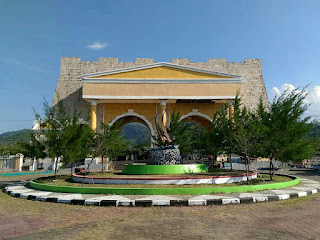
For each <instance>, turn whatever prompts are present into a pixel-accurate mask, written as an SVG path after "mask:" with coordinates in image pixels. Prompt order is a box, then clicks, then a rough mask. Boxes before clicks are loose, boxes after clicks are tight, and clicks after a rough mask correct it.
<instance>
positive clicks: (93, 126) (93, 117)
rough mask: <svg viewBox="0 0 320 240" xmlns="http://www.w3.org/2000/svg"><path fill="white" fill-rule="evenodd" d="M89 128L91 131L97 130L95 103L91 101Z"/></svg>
mask: <svg viewBox="0 0 320 240" xmlns="http://www.w3.org/2000/svg"><path fill="white" fill-rule="evenodd" d="M90 127H91V129H92V130H96V129H97V101H95V100H92V101H91V122H90Z"/></svg>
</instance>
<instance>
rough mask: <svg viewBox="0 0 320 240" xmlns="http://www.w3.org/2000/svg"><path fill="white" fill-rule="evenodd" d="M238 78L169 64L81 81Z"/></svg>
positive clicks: (126, 70)
mask: <svg viewBox="0 0 320 240" xmlns="http://www.w3.org/2000/svg"><path fill="white" fill-rule="evenodd" d="M239 78H240V77H239V76H235V75H230V74H223V73H217V72H212V71H206V70H202V69H197V68H190V67H185V66H180V65H175V64H170V63H154V64H150V65H144V66H138V67H131V68H123V69H117V70H112V71H106V72H101V73H93V74H86V75H83V80H94V79H97V80H99V79H100V80H102V79H105V80H108V79H109V80H111V79H119V80H120V79H126V80H129V79H132V80H137V79H149V80H152V79H158V80H162V79H163V80H165V79H168V80H169V79H180V80H204V79H208V80H213V79H217V80H222V79H226V80H233V79H234V80H237V79H239Z"/></svg>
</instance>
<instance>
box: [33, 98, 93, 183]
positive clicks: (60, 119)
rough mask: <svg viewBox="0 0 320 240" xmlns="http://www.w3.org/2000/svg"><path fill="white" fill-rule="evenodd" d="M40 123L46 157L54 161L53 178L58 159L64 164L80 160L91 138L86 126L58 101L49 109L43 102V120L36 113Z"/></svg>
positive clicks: (45, 102)
mask: <svg viewBox="0 0 320 240" xmlns="http://www.w3.org/2000/svg"><path fill="white" fill-rule="evenodd" d="M36 118H37V120H38V122H40V127H41V131H40V132H41V135H42V139H43V144H44V145H45V147H46V151H47V153H48V155H49V156H50V157H52V158H54V159H55V163H54V164H55V175H54V176H55V177H54V179H56V174H57V165H58V158H61V159H62V160H63V161H64V163H67V162H74V161H79V160H82V159H83V158H85V157H86V155H87V151H86V146H87V144H88V142H89V138H90V136H91V134H90V131H89V130H88V126H85V125H83V124H81V123H80V122H79V118H78V115H77V114H75V115H73V116H70V115H69V114H68V113H67V112H66V109H65V107H64V105H63V103H62V101H59V102H58V104H57V105H56V106H55V107H50V106H49V104H48V102H47V101H44V119H41V118H40V115H39V114H37V113H36Z"/></svg>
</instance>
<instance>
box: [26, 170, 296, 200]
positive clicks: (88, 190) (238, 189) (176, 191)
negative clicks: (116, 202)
mask: <svg viewBox="0 0 320 240" xmlns="http://www.w3.org/2000/svg"><path fill="white" fill-rule="evenodd" d="M278 175H281V174H278ZM284 176H287V177H289V178H291V179H294V180H291V181H288V182H280V183H271V184H263V185H261V184H260V185H249V186H248V185H244V186H232V187H189V188H182V187H181V188H103V187H70V186H55V185H47V184H41V183H37V182H35V181H33V180H31V181H30V182H29V186H30V187H31V188H33V189H37V190H42V191H50V192H60V193H80V194H119V195H187V194H190V195H200V194H212V193H243V192H255V191H262V190H272V189H281V188H287V187H292V186H294V185H296V184H298V183H300V178H298V177H295V176H291V175H284Z"/></svg>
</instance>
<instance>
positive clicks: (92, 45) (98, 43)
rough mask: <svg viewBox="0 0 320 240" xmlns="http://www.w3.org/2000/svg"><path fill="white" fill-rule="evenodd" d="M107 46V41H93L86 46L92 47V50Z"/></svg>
mask: <svg viewBox="0 0 320 240" xmlns="http://www.w3.org/2000/svg"><path fill="white" fill-rule="evenodd" d="M107 46H108V43H106V42H94V43H92V44H90V45H88V46H87V47H88V48H90V49H92V50H102V49H105V48H106V47H107Z"/></svg>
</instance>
